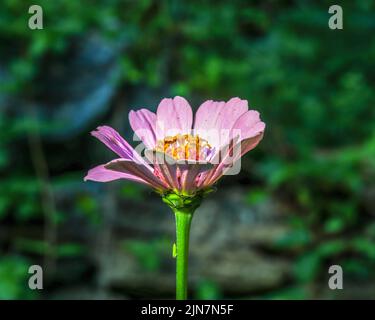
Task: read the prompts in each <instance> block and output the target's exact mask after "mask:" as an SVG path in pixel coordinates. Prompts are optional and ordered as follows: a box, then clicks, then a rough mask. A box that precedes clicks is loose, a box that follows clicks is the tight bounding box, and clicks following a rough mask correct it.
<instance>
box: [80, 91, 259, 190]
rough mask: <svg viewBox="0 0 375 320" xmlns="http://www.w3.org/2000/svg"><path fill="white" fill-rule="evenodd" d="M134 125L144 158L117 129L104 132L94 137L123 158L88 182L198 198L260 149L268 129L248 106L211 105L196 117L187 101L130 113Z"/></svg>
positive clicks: (234, 100) (102, 167) (241, 103)
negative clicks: (121, 182)
mask: <svg viewBox="0 0 375 320" xmlns="http://www.w3.org/2000/svg"><path fill="white" fill-rule="evenodd" d="M129 121H130V125H131V127H132V129H133V130H134V132H135V134H136V135H137V136H138V137H139V138H140V139H141V140H142V142H143V144H144V146H145V149H146V150H145V156H146V157H142V156H141V155H140V154H139V153H138V152H136V151H135V149H134V148H132V147H131V146H130V145H129V143H128V142H126V141H125V140H124V139H123V138H122V137H121V136H120V135H119V134H118V133H117V131H115V130H114V129H112V128H111V127H108V126H101V127H98V128H97V130H96V131H93V132H92V133H91V134H92V135H93V136H95V137H96V138H98V139H99V140H100V141H102V142H103V143H104V144H105V145H106V146H107V147H108V148H110V149H111V150H112V151H114V152H115V153H116V154H117V155H118V156H119V158H117V159H115V160H112V161H110V162H108V163H106V164H102V165H99V166H97V167H95V168H93V169H91V170H90V171H89V172H88V174H87V176H86V177H85V180H93V181H99V182H108V181H112V180H118V179H127V180H132V181H135V182H139V183H143V184H145V185H148V186H150V187H152V188H154V189H155V190H156V191H158V192H159V193H162V194H165V193H168V192H173V193H176V194H182V195H195V194H197V193H199V191H204V190H208V189H210V187H211V186H212V185H213V184H214V183H215V182H217V180H218V179H219V178H220V177H221V176H223V175H224V174H226V173H227V172H229V170H230V169H231V168H232V167H233V165H234V164H236V163H238V162H239V160H240V158H241V157H242V156H243V155H244V154H245V153H247V152H248V151H250V150H252V149H253V148H255V147H256V145H257V144H258V143H259V141H260V140H261V139H262V137H263V132H264V129H265V124H264V122H262V121H261V120H260V117H259V113H258V112H257V111H254V110H248V103H247V101H246V100H241V99H239V98H232V99H230V100H229V101H228V102H217V101H212V100H208V101H206V102H204V103H203V104H202V105H201V106H200V107H199V109H198V110H197V112H196V115H195V119H194V125H193V112H192V109H191V107H190V105H189V103H188V102H187V101H186V100H185V99H184V98H182V97H175V98H173V99H163V100H162V101H161V102H160V104H159V106H158V109H157V112H156V114H155V113H153V112H151V111H149V110H147V109H140V110H138V111H130V114H129Z"/></svg>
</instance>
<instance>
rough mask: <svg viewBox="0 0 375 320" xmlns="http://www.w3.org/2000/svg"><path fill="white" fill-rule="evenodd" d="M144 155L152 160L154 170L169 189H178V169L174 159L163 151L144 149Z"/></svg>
mask: <svg viewBox="0 0 375 320" xmlns="http://www.w3.org/2000/svg"><path fill="white" fill-rule="evenodd" d="M145 155H146V157H147V158H148V159H149V160H150V161H151V162H152V164H153V165H154V168H155V170H157V171H158V173H159V175H161V176H162V177H163V179H164V180H165V181H166V182H167V184H168V185H169V187H170V188H171V189H175V190H179V189H180V183H179V181H178V170H177V163H176V161H175V160H174V159H173V158H172V157H170V156H168V155H167V154H165V153H162V152H158V151H153V150H146V151H145Z"/></svg>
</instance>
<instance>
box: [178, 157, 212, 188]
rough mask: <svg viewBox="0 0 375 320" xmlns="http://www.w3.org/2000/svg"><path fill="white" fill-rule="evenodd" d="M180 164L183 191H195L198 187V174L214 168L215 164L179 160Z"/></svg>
mask: <svg viewBox="0 0 375 320" xmlns="http://www.w3.org/2000/svg"><path fill="white" fill-rule="evenodd" d="M178 166H179V170H180V183H181V191H183V192H188V193H191V192H194V191H195V190H196V189H197V187H198V185H197V178H198V176H199V175H200V174H202V173H204V172H206V171H208V170H210V169H212V168H213V165H212V164H210V163H207V162H195V161H190V160H189V161H188V162H187V163H185V162H183V163H182V162H179V163H178Z"/></svg>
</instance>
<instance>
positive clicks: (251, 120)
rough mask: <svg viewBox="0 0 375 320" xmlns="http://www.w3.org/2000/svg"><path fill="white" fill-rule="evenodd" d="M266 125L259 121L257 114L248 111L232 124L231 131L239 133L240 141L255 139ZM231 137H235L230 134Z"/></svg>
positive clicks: (256, 112)
mask: <svg viewBox="0 0 375 320" xmlns="http://www.w3.org/2000/svg"><path fill="white" fill-rule="evenodd" d="M265 128H266V125H265V123H264V122H262V121H261V120H260V117H259V112H258V111H255V110H249V111H247V112H246V113H244V114H243V115H241V116H240V117H239V118H238V119H237V121H236V122H235V123H234V124H233V127H232V131H236V130H237V131H240V137H241V140H244V139H248V138H252V137H255V136H257V135H259V134H260V133H262V132H263V131H264V129H265ZM232 135H236V134H235V133H232Z"/></svg>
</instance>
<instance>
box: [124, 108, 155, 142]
mask: <svg viewBox="0 0 375 320" xmlns="http://www.w3.org/2000/svg"><path fill="white" fill-rule="evenodd" d="M129 122H130V126H131V127H132V129H133V131H134V132H135V134H136V135H137V136H138V137H139V138H140V139H141V140H142V141H143V143H144V144H145V146H146V147H147V148H148V149H153V148H154V147H155V144H156V132H155V131H156V129H155V128H156V114H155V113H153V112H151V111H149V110H147V109H140V110H138V111H133V110H132V111H130V113H129Z"/></svg>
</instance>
